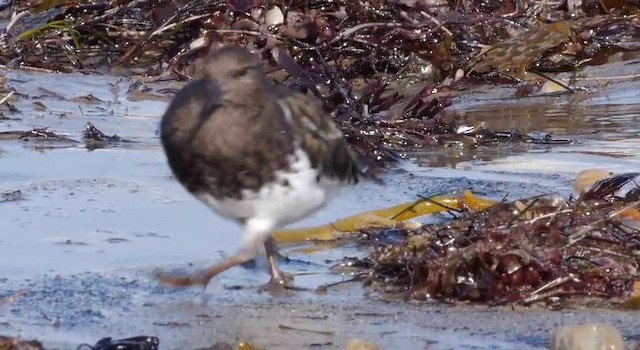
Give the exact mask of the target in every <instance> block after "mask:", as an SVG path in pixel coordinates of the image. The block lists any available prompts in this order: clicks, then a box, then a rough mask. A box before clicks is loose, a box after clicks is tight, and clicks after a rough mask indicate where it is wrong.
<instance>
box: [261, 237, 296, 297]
mask: <svg viewBox="0 0 640 350" xmlns="http://www.w3.org/2000/svg"><path fill="white" fill-rule="evenodd" d="M264 249H265V252H266V254H267V260H268V261H269V270H270V271H271V281H269V284H270V285H273V286H282V287H286V286H288V285H289V284H290V283H291V282H292V278H291V276H287V275H285V274H284V273H283V272H282V270H280V268H279V267H278V245H277V243H276V240H275V239H274V238H273V237H272V236H269V238H267V240H266V241H265V242H264Z"/></svg>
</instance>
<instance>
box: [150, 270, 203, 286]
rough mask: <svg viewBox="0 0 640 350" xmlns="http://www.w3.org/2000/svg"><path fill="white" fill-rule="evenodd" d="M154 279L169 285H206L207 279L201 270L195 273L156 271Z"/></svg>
mask: <svg viewBox="0 0 640 350" xmlns="http://www.w3.org/2000/svg"><path fill="white" fill-rule="evenodd" d="M155 278H156V280H158V282H159V283H160V284H163V285H166V286H170V287H189V286H202V287H206V286H207V284H208V283H209V279H207V278H206V276H205V274H204V273H202V272H196V273H179V272H158V273H156V275H155Z"/></svg>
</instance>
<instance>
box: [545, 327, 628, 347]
mask: <svg viewBox="0 0 640 350" xmlns="http://www.w3.org/2000/svg"><path fill="white" fill-rule="evenodd" d="M625 349H626V348H625V345H624V341H623V340H622V335H621V334H620V332H619V331H618V330H617V329H616V328H615V327H613V326H610V325H608V324H601V323H592V324H583V325H571V326H562V327H558V328H556V329H555V331H554V332H553V335H552V336H551V350H625Z"/></svg>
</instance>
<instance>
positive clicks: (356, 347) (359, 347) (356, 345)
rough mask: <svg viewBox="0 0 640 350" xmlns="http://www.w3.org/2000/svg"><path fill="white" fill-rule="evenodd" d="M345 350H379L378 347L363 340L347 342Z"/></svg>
mask: <svg viewBox="0 0 640 350" xmlns="http://www.w3.org/2000/svg"><path fill="white" fill-rule="evenodd" d="M344 349H345V350H379V348H378V346H377V345H375V344H373V343H369V342H367V341H364V340H362V339H351V340H349V341H348V342H347V346H346V347H345V348H344Z"/></svg>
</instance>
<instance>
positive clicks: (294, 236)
mask: <svg viewBox="0 0 640 350" xmlns="http://www.w3.org/2000/svg"><path fill="white" fill-rule="evenodd" d="M494 204H495V202H494V201H491V200H488V199H483V198H479V197H476V196H474V195H473V194H472V193H471V191H464V195H463V196H462V198H459V197H435V198H430V199H427V200H425V199H421V200H418V201H416V202H411V203H404V204H400V205H396V206H393V207H390V208H386V209H379V210H372V211H367V212H364V213H360V214H356V215H353V216H349V217H347V218H344V219H341V220H338V221H336V222H334V223H331V224H328V225H322V226H317V227H308V228H301V229H290V230H282V231H277V232H274V233H273V237H274V238H275V239H276V241H278V242H279V243H300V242H305V241H331V240H335V239H338V238H340V237H341V236H344V235H345V234H348V233H351V232H357V231H359V230H361V229H364V228H367V227H390V226H393V225H396V224H399V223H403V222H405V221H407V220H410V219H413V218H416V217H419V216H424V215H428V214H434V213H440V212H443V211H447V210H451V209H455V210H461V209H462V208H463V207H467V208H470V209H472V210H476V211H481V210H484V209H487V208H489V207H491V206H493V205H494Z"/></svg>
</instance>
